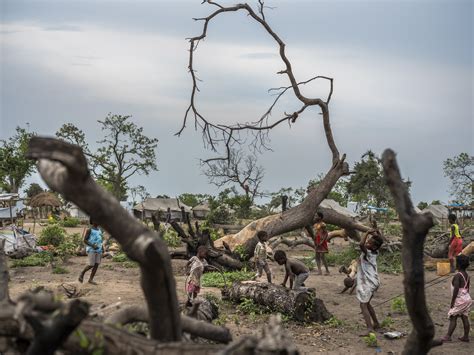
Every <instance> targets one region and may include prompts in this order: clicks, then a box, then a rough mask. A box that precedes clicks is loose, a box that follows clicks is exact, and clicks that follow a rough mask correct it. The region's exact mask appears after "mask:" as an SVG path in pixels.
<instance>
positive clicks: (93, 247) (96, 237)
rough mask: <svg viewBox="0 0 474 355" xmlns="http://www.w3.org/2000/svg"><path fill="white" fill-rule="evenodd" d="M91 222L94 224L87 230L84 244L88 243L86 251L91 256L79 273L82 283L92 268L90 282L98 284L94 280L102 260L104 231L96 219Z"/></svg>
mask: <svg viewBox="0 0 474 355" xmlns="http://www.w3.org/2000/svg"><path fill="white" fill-rule="evenodd" d="M90 224H91V225H92V227H91V228H89V229H88V230H87V232H86V235H85V236H84V244H86V252H87V256H88V258H89V265H87V266H86V267H85V268H84V270H82V272H81V274H80V275H79V282H81V283H82V282H83V281H84V275H85V273H86V272H87V271H89V270H90V269H92V271H91V275H90V277H89V283H90V284H92V285H97V283H96V282H94V276H95V273H96V272H97V269H98V268H99V264H100V262H101V260H102V250H103V240H102V231H101V230H100V228H99V225H98V224H97V223H95V222H94V221H92V220H91V221H90Z"/></svg>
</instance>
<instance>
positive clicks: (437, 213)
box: [421, 205, 449, 224]
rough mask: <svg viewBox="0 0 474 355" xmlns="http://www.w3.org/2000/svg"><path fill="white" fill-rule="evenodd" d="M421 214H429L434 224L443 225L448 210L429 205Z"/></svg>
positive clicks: (441, 206) (446, 218)
mask: <svg viewBox="0 0 474 355" xmlns="http://www.w3.org/2000/svg"><path fill="white" fill-rule="evenodd" d="M421 212H422V213H427V212H429V213H431V215H432V216H433V218H434V221H435V223H436V224H444V223H445V222H446V221H447V220H448V214H449V210H448V208H447V207H446V206H443V205H429V206H428V207H426V208H425V209H424V210H423V211H421Z"/></svg>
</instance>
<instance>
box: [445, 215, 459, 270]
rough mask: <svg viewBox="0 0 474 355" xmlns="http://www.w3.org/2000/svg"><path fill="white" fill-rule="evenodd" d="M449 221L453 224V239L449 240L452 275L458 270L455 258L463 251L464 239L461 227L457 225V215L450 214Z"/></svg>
mask: <svg viewBox="0 0 474 355" xmlns="http://www.w3.org/2000/svg"><path fill="white" fill-rule="evenodd" d="M448 221H449V223H450V224H451V239H450V240H449V248H448V258H449V264H450V266H451V273H453V272H454V271H455V270H456V269H455V266H454V258H455V257H456V256H458V255H459V254H460V253H461V251H462V238H461V234H460V233H459V226H458V225H457V223H456V215H454V214H452V213H451V214H449V216H448Z"/></svg>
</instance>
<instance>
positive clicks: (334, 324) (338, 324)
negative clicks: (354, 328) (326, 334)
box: [324, 316, 344, 328]
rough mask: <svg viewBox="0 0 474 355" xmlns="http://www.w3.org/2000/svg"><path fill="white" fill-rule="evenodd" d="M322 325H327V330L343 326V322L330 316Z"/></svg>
mask: <svg viewBox="0 0 474 355" xmlns="http://www.w3.org/2000/svg"><path fill="white" fill-rule="evenodd" d="M324 325H327V326H328V327H329V328H339V327H342V326H343V325H344V321H342V320H340V319H337V318H336V317H334V316H332V317H331V318H329V319H328V320H327V321H325V322H324Z"/></svg>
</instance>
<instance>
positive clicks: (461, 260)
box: [441, 255, 472, 342]
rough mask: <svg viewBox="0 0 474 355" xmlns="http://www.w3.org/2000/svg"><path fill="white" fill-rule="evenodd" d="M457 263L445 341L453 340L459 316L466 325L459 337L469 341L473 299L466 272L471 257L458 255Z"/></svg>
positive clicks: (452, 283)
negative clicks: (470, 312)
mask: <svg viewBox="0 0 474 355" xmlns="http://www.w3.org/2000/svg"><path fill="white" fill-rule="evenodd" d="M456 264H457V269H458V272H457V273H456V275H454V277H453V281H452V282H451V291H452V294H453V296H452V298H451V308H450V310H449V312H448V318H449V328H448V334H446V335H445V336H444V337H443V338H441V340H442V341H443V342H447V341H451V336H452V335H453V332H454V330H455V329H456V325H457V322H458V318H459V317H461V320H462V324H463V326H464V335H463V336H462V337H459V338H458V339H459V340H461V341H465V342H468V341H469V327H470V324H469V310H470V308H471V304H472V299H471V296H470V295H469V284H470V279H469V275H468V274H467V272H466V269H467V267H468V266H469V257H467V256H465V255H459V256H457V257H456Z"/></svg>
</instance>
